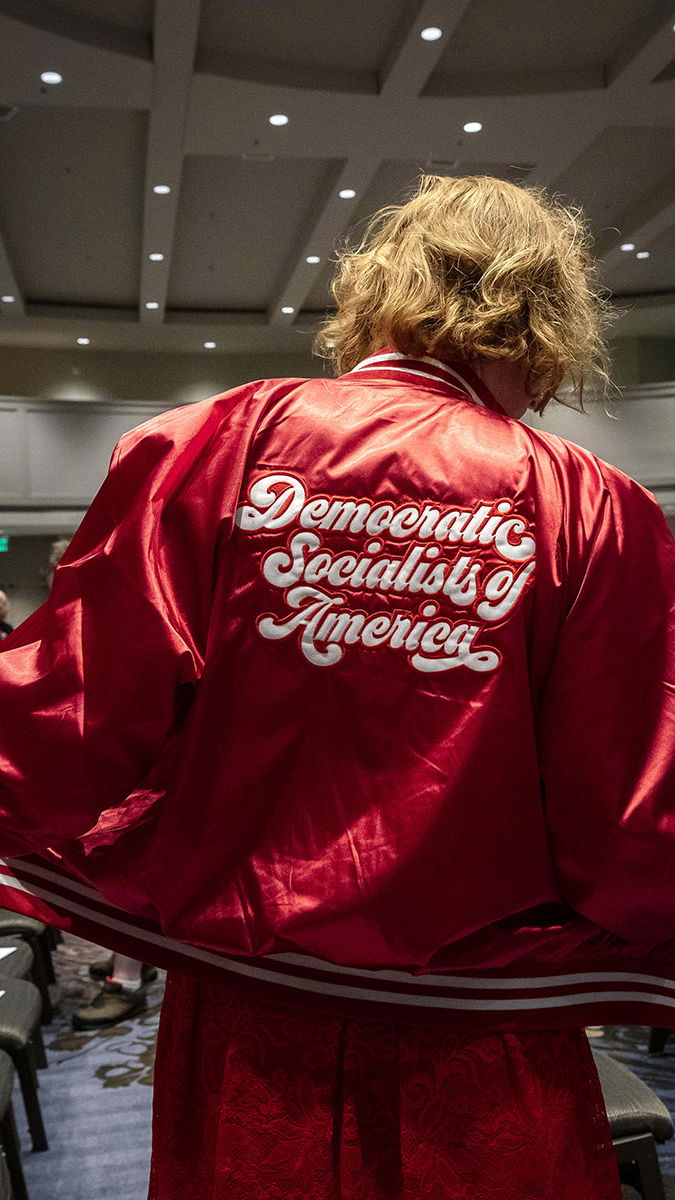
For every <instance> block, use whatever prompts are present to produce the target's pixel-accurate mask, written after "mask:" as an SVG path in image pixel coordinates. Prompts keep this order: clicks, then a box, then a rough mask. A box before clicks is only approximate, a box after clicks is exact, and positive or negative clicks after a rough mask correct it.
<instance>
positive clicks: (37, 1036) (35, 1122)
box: [0, 946, 49, 1150]
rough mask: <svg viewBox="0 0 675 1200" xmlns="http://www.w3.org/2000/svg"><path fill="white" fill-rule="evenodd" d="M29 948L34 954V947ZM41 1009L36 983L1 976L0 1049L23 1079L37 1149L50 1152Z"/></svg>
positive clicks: (20, 1078) (30, 1124) (24, 1093)
mask: <svg viewBox="0 0 675 1200" xmlns="http://www.w3.org/2000/svg"><path fill="white" fill-rule="evenodd" d="M25 949H26V950H27V951H28V953H29V954H30V946H25ZM0 962H1V960H0ZM41 1010H42V998H41V996H40V993H39V991H38V989H37V988H36V987H35V984H33V983H31V982H30V980H28V979H8V978H6V977H5V978H2V977H0V1050H4V1051H5V1052H6V1053H7V1054H8V1055H9V1057H10V1058H11V1060H12V1062H13V1064H14V1067H15V1068H16V1073H17V1075H18V1076H19V1084H20V1086H21V1095H22V1096H23V1102H24V1105H25V1108H26V1116H27V1118H28V1128H29V1130H30V1135H31V1140H32V1143H33V1149H34V1150H48V1149H49V1145H48V1142H47V1135H46V1133H45V1127H44V1123H43V1120H42V1110H41V1108H40V1101H39V1099H38V1092H37V1089H38V1078H37V1071H36V1069H35V1068H36V1066H44V1067H46V1065H47V1059H46V1057H45V1049H44V1044H43V1041H42V1033H41V1032H40V1015H41Z"/></svg>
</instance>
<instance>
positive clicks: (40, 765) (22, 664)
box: [0, 402, 237, 855]
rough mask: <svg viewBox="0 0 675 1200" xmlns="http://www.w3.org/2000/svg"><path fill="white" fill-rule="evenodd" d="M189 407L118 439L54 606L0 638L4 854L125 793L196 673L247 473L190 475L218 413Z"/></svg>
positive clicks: (30, 847) (51, 835) (60, 573)
mask: <svg viewBox="0 0 675 1200" xmlns="http://www.w3.org/2000/svg"><path fill="white" fill-rule="evenodd" d="M204 403H206V402H204ZM190 407H191V408H193V409H198V408H199V407H201V406H190ZM183 412H184V410H179V415H178V416H176V414H175V413H173V414H167V415H166V417H165V418H158V419H157V420H155V421H154V422H151V423H149V425H148V426H147V427H141V429H140V430H134V431H132V433H131V434H127V435H126V436H125V437H124V438H123V439H122V440H121V442H120V443H119V444H118V446H117V448H116V450H115V453H114V455H113V459H112V463H111V468H110V472H109V474H108V477H107V479H106V481H105V482H104V484H103V486H102V488H101V490H100V491H99V493H98V495H97V496H96V498H95V500H94V501H93V503H92V505H91V507H90V509H89V511H88V512H87V514H86V516H85V518H84V520H83V522H82V524H81V526H80V528H79V530H78V532H77V533H76V535H75V537H74V538H73V540H72V542H71V544H70V546H69V548H68V550H67V552H66V554H65V555H64V557H63V559H62V560H61V563H60V564H59V566H58V568H57V570H56V572H55V576H54V581H53V585H52V588H51V592H50V596H49V599H48V601H47V603H46V604H44V605H43V606H42V608H40V609H39V610H38V611H37V612H36V613H34V614H33V616H32V617H29V619H28V620H27V621H25V622H24V623H23V625H21V626H20V627H19V628H18V629H17V630H16V632H15V633H14V634H13V635H12V636H11V637H10V638H8V639H7V640H6V641H5V642H4V643H3V650H2V652H0V854H10V855H21V854H26V853H31V852H34V851H40V850H42V849H44V848H45V847H46V846H48V845H51V844H54V843H57V842H61V841H63V840H66V839H71V838H74V837H78V836H81V835H82V834H83V833H85V832H86V831H87V830H88V829H90V828H91V827H92V825H94V824H95V822H96V820H97V818H98V816H99V814H100V813H101V812H102V811H104V810H105V809H108V808H110V807H113V806H114V805H117V804H119V803H120V802H121V801H122V800H124V798H125V797H126V796H127V795H128V794H129V793H130V792H131V791H132V790H133V789H134V788H135V787H136V786H137V785H138V784H139V782H141V781H142V779H143V777H144V776H145V774H146V773H147V771H148V769H149V768H150V766H151V765H152V763H153V761H154V760H155V759H156V757H157V756H158V754H159V752H160V750H161V748H162V745H163V743H164V740H165V739H166V737H167V735H168V734H169V732H170V731H171V729H172V727H173V726H174V723H175V722H176V721H177V719H179V717H180V715H181V713H182V712H183V711H184V709H185V706H186V704H187V703H189V699H190V696H191V694H192V692H193V690H194V688H195V687H196V685H197V683H198V681H199V678H200V675H201V671H202V666H203V662H204V654H205V644H206V635H207V629H208V621H209V610H210V602H211V592H212V587H213V577H214V553H215V542H216V537H217V518H218V516H219V510H220V509H222V507H223V506H225V507H227V505H228V503H229V504H230V506H231V508H232V511H234V503H235V498H236V489H237V482H236V480H234V479H233V478H232V479H230V480H227V479H226V480H225V484H224V485H223V488H222V489H221V491H222V492H223V494H222V495H221V496H215V495H214V486H213V481H214V479H215V477H216V476H217V475H218V474H219V472H218V470H209V469H208V468H207V469H206V470H205V471H201V470H200V472H199V475H200V479H201V478H202V477H203V478H204V479H205V482H204V484H203V486H201V485H200V488H199V489H196V488H195V487H194V486H193V476H194V475H195V473H196V472H197V464H198V462H199V460H200V456H202V455H203V454H204V451H205V449H208V444H209V442H210V441H213V439H214V428H217V425H218V421H217V420H211V421H210V422H209V420H208V417H207V419H206V420H204V417H203V414H202V415H201V416H200V417H198V416H197V414H196V413H190V412H188V413H186V415H181V414H183ZM234 432H235V433H236V430H235V431H234ZM216 440H217V439H216ZM224 440H226V439H224ZM220 465H221V466H222V462H221V463H220ZM235 473H236V472H235ZM228 488H229V491H231V492H232V493H233V495H232V496H229V495H228ZM220 501H222V504H221V503H220Z"/></svg>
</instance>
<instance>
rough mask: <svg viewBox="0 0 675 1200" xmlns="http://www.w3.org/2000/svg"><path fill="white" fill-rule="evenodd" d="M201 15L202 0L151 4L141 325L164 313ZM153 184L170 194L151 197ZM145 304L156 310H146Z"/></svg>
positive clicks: (164, 0) (160, 0) (157, 321)
mask: <svg viewBox="0 0 675 1200" xmlns="http://www.w3.org/2000/svg"><path fill="white" fill-rule="evenodd" d="M200 14H201V0H182V3H181V4H176V3H175V0H157V3H156V5H155V25H154V36H153V46H154V72H153V86H152V102H151V107H150V128H149V132H148V152H147V158H146V166H145V199H144V211H143V238H142V247H141V288H140V298H139V302H140V318H141V321H143V322H149V323H152V324H160V323H161V322H162V321H163V320H164V311H165V308H166V298H167V292H168V287H169V275H170V271H171V254H172V251H173V243H174V236H175V232H176V221H177V217H178V201H179V197H180V184H181V175H182V169H183V144H184V137H185V126H186V120H187V110H188V103H189V99H190V90H191V86H192V73H193V66H194V60H195V54H196V50H197V34H198V31H199V18H200ZM157 184H159V185H167V186H168V187H170V188H171V192H170V193H169V194H168V195H156V194H155V192H154V191H153V188H154V187H155V185H157ZM150 254H163V255H164V259H163V261H162V262H151V261H150V259H149V255H150ZM148 304H153V305H154V304H156V305H157V308H153V309H149V308H148V307H147V305H148Z"/></svg>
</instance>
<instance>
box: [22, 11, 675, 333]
mask: <svg viewBox="0 0 675 1200" xmlns="http://www.w3.org/2000/svg"><path fill="white" fill-rule="evenodd" d="M674 21H675V15H674V12H673V8H672V4H671V3H667V4H666V3H664V2H663V0H593V3H588V0H564V2H563V3H561V2H560V0H512V2H511V3H508V4H505V3H504V2H503V0H423V2H422V3H411V2H408V0H367V2H365V0H331V2H330V3H328V2H326V3H323V2H321V0H314V2H312V3H310V2H309V0H227V2H226V3H224V2H223V0H0V89H1V90H0V231H1V237H0V295H2V296H3V297H9V296H13V297H14V299H13V300H8V299H5V300H3V301H0V345H25V346H60V347H71V346H73V345H74V343H75V341H76V339H77V338H78V337H87V338H89V342H90V345H91V346H92V347H98V348H101V349H125V350H134V349H136V350H166V351H173V350H181V351H186V350H195V349H200V348H201V347H202V346H203V343H204V341H214V342H215V343H216V348H217V349H218V350H220V351H223V352H227V351H232V352H235V351H236V352H242V351H256V352H257V351H259V352H263V351H265V350H267V351H271V350H285V351H289V350H301V349H303V348H305V347H308V346H309V343H310V340H311V331H312V329H313V328H314V326H315V325H316V322H317V320H318V319H319V317H320V316H321V315H322V313H323V312H324V311H325V309H326V307H327V306H328V305H329V304H330V295H329V291H328V284H329V281H330V276H331V270H332V268H331V256H332V255H333V253H334V249H335V245H336V242H337V241H338V240H339V239H341V238H342V237H343V236H344V235H346V234H348V233H349V232H350V231H356V232H358V230H359V228H362V227H363V222H364V220H365V218H367V217H368V216H369V215H370V214H371V213H372V212H373V211H374V210H375V209H377V208H378V207H380V206H381V205H383V204H389V203H392V202H397V201H400V200H402V199H404V198H405V197H406V196H407V195H408V194H409V192H410V190H411V189H412V188H414V186H415V180H416V179H417V177H418V176H419V174H420V172H423V171H433V172H435V173H443V174H452V175H454V174H476V173H485V174H493V175H500V176H505V177H507V178H510V179H514V180H522V181H524V182H528V183H536V184H544V185H546V186H547V187H549V188H551V189H553V190H555V191H558V192H560V193H561V194H562V195H563V196H564V197H566V198H567V199H569V200H570V201H571V202H573V203H575V204H581V205H582V206H583V207H584V208H585V210H586V212H587V214H588V216H589V218H590V220H591V222H592V226H593V229H594V233H595V236H596V245H597V251H598V253H599V255H600V257H601V260H602V274H603V278H604V281H605V283H606V285H607V286H608V287H609V288H610V289H611V290H612V291H613V292H614V293H615V294H617V295H618V296H620V297H622V303H623V306H624V307H625V308H626V309H627V312H626V315H625V316H624V317H623V318H622V326H621V330H622V332H624V333H627V334H630V333H643V334H658V335H670V336H675V319H674V317H675V232H674V230H675V196H674V188H673V185H674V183H675V156H674V154H673V149H674V145H675V141H674V127H675V68H674V59H675V31H674V28H673V23H674ZM434 27H435V28H437V29H440V30H441V31H442V35H441V36H440V37H437V38H436V39H435V40H427V39H425V38H423V37H422V36H420V35H421V33H422V31H423V30H425V29H429V28H434ZM44 72H56V73H58V74H59V75H60V76H61V77H62V81H61V82H60V83H56V84H49V83H44V82H42V80H41V76H42V75H43V73H44ZM271 116H279V117H280V116H285V117H287V118H288V119H287V121H286V122H285V123H284V124H277V125H273V124H270V122H269V118H270V117H271ZM471 122H473V123H476V124H480V125H481V126H482V128H481V129H480V130H479V131H477V132H466V131H465V129H464V126H465V125H467V123H471ZM158 185H160V186H162V185H163V186H164V187H165V188H168V189H170V190H169V191H166V192H165V193H164V194H157V193H156V192H155V191H154V190H153V189H154V188H155V187H157V186H158ZM345 189H347V190H348V192H351V193H354V194H353V195H352V196H350V197H349V198H341V197H340V191H344V190H345ZM626 244H633V245H634V249H633V250H621V249H620V247H621V245H626ZM151 254H154V255H163V258H162V259H161V260H154V261H153V260H151V258H150V255H151ZM638 254H640V255H642V257H637V255H638ZM308 258H312V259H315V260H316V259H318V260H319V261H318V262H317V261H311V262H308V261H307V260H308ZM149 306H152V307H149ZM284 309H288V310H292V311H287V312H284V311H283V310H284Z"/></svg>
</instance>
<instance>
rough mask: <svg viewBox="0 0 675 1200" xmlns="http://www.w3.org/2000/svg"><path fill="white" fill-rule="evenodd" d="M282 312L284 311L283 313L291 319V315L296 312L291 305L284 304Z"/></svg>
mask: <svg viewBox="0 0 675 1200" xmlns="http://www.w3.org/2000/svg"><path fill="white" fill-rule="evenodd" d="M281 311H282V313H286V316H287V317H290V315H291V313H294V312H295V309H294V308H293V306H292V305H291V304H284V306H283V308H282V309H281Z"/></svg>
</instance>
